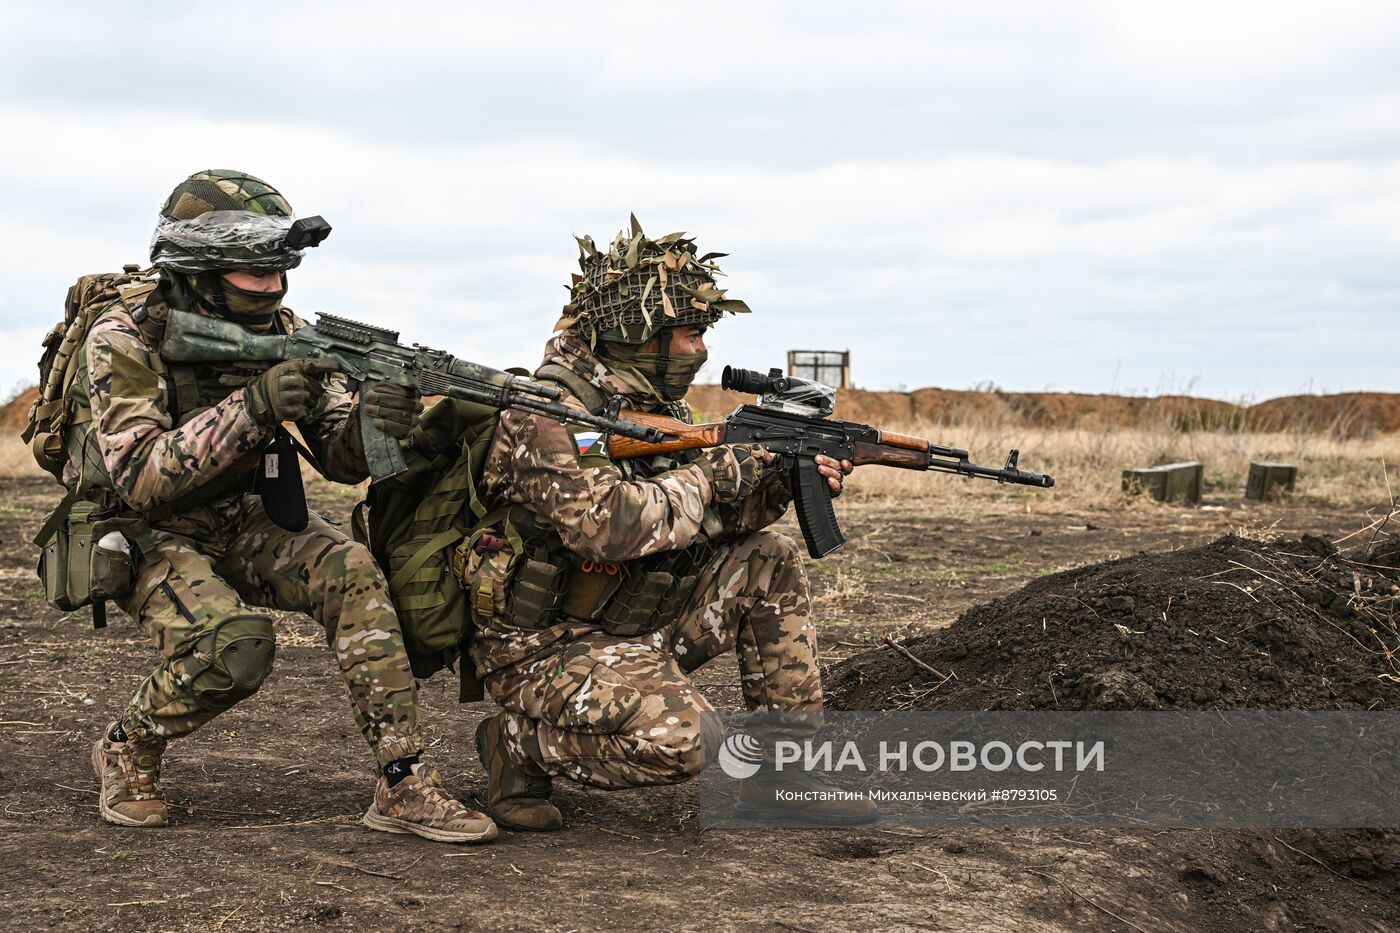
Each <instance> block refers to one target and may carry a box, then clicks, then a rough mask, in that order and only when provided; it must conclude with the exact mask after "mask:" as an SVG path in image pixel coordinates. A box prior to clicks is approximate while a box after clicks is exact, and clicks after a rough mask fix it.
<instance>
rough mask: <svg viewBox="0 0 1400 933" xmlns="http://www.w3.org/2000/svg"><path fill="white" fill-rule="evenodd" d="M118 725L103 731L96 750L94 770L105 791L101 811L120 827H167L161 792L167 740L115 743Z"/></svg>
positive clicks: (100, 796) (100, 799) (99, 802)
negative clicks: (162, 762)
mask: <svg viewBox="0 0 1400 933" xmlns="http://www.w3.org/2000/svg"><path fill="white" fill-rule="evenodd" d="M115 726H116V723H112V724H111V725H109V726H107V728H105V729H103V730H102V738H100V739H98V740H97V741H96V742H95V743H93V746H92V769H93V770H94V771H96V772H97V782H98V783H99V784H100V785H102V790H100V791H99V792H98V795H97V810H98V812H99V813H101V814H102V818H103V819H104V820H106V821H107V822H109V823H115V824H117V825H118V826H164V825H165V824H166V823H168V822H169V821H170V817H169V814H167V813H166V810H165V797H164V795H163V794H161V792H160V756H161V755H162V754H164V752H165V739H156V740H154V741H149V742H142V743H139V744H138V743H136V742H133V741H131V740H127V741H125V742H113V741H112V740H111V738H110V737H109V736H110V735H111V732H112V729H113V728H114V727H115Z"/></svg>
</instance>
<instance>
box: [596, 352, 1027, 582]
mask: <svg viewBox="0 0 1400 933" xmlns="http://www.w3.org/2000/svg"><path fill="white" fill-rule="evenodd" d="M720 384H721V385H722V386H723V387H724V388H726V389H733V390H734V391H736V392H748V393H752V394H754V395H757V396H758V404H757V405H740V406H739V407H738V408H737V409H735V410H734V413H733V414H732V415H730V416H729V417H728V418H726V419H725V420H723V421H717V422H712V423H709V424H685V423H684V422H681V421H677V420H675V419H674V418H668V417H666V416H664V415H654V414H647V413H645V412H639V411H628V410H625V409H624V410H622V411H620V412H618V413H617V414H618V417H622V418H626V419H627V420H629V421H633V422H636V423H637V424H644V425H649V426H652V427H656V428H659V429H660V430H662V431H665V432H666V434H667V435H668V437H666V439H664V440H662V441H661V442H659V443H651V442H647V441H639V440H633V439H631V438H626V437H619V436H617V435H614V436H613V437H612V438H611V439H609V441H608V455H609V456H610V457H612V458H613V459H618V460H628V459H633V458H636V457H650V456H654V455H656V454H663V453H671V452H674V451H678V450H695V449H698V448H704V447H717V446H719V445H721V444H760V445H762V446H763V447H765V448H766V449H767V450H769V451H770V452H772V453H773V454H774V455H776V456H777V458H778V461H777V463H778V466H779V467H780V468H784V469H787V470H789V472H790V475H791V488H792V498H793V502H794V503H795V504H796V506H797V521H798V524H800V525H801V526H802V537H803V538H805V539H806V541H807V552H808V553H809V554H811V555H812V556H813V557H825V556H826V555H827V554H830V553H831V552H832V551H835V550H836V549H838V548H840V547H841V546H842V545H843V544H845V543H846V538H845V536H844V535H842V534H841V528H840V526H839V525H837V523H836V512H835V511H834V510H833V509H832V507H831V487H830V486H828V485H827V482H826V477H824V476H822V475H821V473H820V472H818V470H817V463H816V458H817V457H818V456H820V455H825V456H828V457H831V458H832V459H833V460H849V461H851V463H853V464H855V465H856V466H865V465H868V464H878V465H880V466H888V467H895V468H897V469H901V470H937V471H939V472H942V473H957V474H960V475H962V476H969V477H972V476H978V477H983V478H986V479H994V480H996V481H997V482H998V483H1016V484H1018V485H1021V486H1039V487H1041V488H1042V489H1048V488H1049V487H1051V486H1053V485H1055V480H1054V478H1053V477H1050V476H1047V475H1045V474H1044V473H1031V472H1028V471H1026V470H1021V469H1018V468H1017V466H1016V462H1017V459H1018V457H1019V456H1020V452H1019V451H1016V450H1012V451H1011V454H1010V455H1009V456H1008V457H1007V458H1006V465H1005V466H1003V467H1002V468H1001V469H999V470H998V469H996V468H994V467H985V466H978V465H977V464H975V463H972V462H971V461H970V460H969V459H968V453H967V451H965V450H961V449H959V448H957V447H945V446H944V445H942V444H935V443H933V442H932V441H928V440H925V439H924V438H921V437H912V436H910V435H908V434H896V433H895V432H893V431H882V430H880V429H879V428H873V427H871V426H870V425H868V424H856V423H855V422H853V421H835V420H832V418H831V414H832V412H833V411H834V410H835V407H836V390H834V389H832V388H831V387H830V386H825V385H822V384H821V383H819V382H812V381H811V380H808V379H798V378H795V377H790V376H784V375H783V371H782V370H780V369H773V370H770V371H769V373H768V375H766V376H765V375H763V374H762V373H758V372H754V371H753V370H750V369H735V368H734V367H732V366H726V367H724V376H723V378H722V379H721V382H720Z"/></svg>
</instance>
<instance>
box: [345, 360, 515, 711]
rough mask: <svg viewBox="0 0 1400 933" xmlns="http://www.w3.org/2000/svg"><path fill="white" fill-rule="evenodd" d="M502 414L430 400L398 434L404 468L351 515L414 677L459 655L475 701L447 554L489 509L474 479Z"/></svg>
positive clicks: (462, 609) (462, 596) (461, 610)
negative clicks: (390, 604) (380, 575)
mask: <svg viewBox="0 0 1400 933" xmlns="http://www.w3.org/2000/svg"><path fill="white" fill-rule="evenodd" d="M510 371H511V372H515V373H519V374H522V375H524V374H526V373H525V371H524V370H510ZM499 416H500V413H499V412H498V411H496V410H495V409H494V408H492V407H490V406H489V405H481V404H478V403H476V402H466V401H460V400H458V399H442V400H441V401H439V402H437V403H436V404H434V405H433V406H432V407H431V408H429V409H428V410H427V411H425V412H424V413H423V416H422V417H421V418H420V419H419V421H418V425H417V426H416V427H415V428H414V429H413V433H412V434H411V435H409V437H408V439H407V440H405V442H404V445H403V453H404V461H405V462H406V463H407V465H408V469H407V470H405V471H404V472H403V473H400V474H398V475H397V476H394V477H392V478H390V479H386V480H382V481H380V482H378V483H375V484H374V485H372V486H370V488H369V493H368V494H367V496H366V497H365V500H364V501H363V502H361V503H360V505H359V506H358V507H357V508H356V509H355V516H354V532H355V539H356V540H357V541H360V542H361V543H363V544H366V545H367V546H368V547H369V549H370V553H371V554H373V555H374V559H375V560H376V561H377V562H378V563H379V566H380V567H381V568H382V569H383V571H384V575H385V576H386V577H387V578H388V580H389V595H390V597H391V598H392V599H393V601H394V607H395V609H397V610H398V617H399V625H400V626H401V627H402V628H403V636H404V644H405V647H406V648H407V649H408V658H409V662H410V663H411V664H412V666H413V676H415V677H418V678H420V679H421V678H426V677H429V676H431V675H432V674H435V673H437V672H438V671H440V670H442V669H443V668H444V667H449V666H451V665H452V663H453V662H454V661H458V660H459V659H460V663H461V667H460V672H461V678H462V684H461V694H460V699H461V700H462V702H464V703H465V702H470V701H473V700H480V699H481V698H482V696H483V691H482V687H481V682H480V680H478V679H477V677H476V671H475V668H474V666H473V665H472V661H471V658H470V657H466V656H465V654H466V647H467V639H468V637H469V636H470V634H471V608H470V603H469V600H468V594H467V591H466V590H464V589H462V586H461V584H460V583H459V582H458V580H457V575H456V574H455V573H454V572H453V569H452V558H453V553H454V551H455V550H456V547H457V545H458V544H460V543H461V542H462V540H463V539H467V538H470V537H471V536H472V534H473V533H474V530H475V529H476V528H477V527H478V526H480V525H482V524H483V523H484V522H483V519H486V518H489V517H491V516H487V515H486V512H485V509H484V508H483V507H482V505H481V503H480V501H479V500H478V499H477V493H476V487H477V483H478V481H479V480H480V479H481V472H482V466H483V464H484V462H485V460H486V453H487V450H488V448H489V447H490V445H491V438H492V437H493V436H494V435H495V433H496V422H497V420H498V419H499Z"/></svg>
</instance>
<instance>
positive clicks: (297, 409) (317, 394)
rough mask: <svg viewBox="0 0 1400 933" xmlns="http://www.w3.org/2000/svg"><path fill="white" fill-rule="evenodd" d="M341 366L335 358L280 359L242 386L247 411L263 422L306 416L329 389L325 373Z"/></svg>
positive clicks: (257, 420) (295, 419) (290, 419)
mask: <svg viewBox="0 0 1400 933" xmlns="http://www.w3.org/2000/svg"><path fill="white" fill-rule="evenodd" d="M339 368H340V367H339V366H338V364H337V363H336V362H335V360H329V359H324V358H322V359H312V360H288V361H287V362H285V363H278V364H277V365H276V366H274V367H272V368H271V369H269V370H268V371H267V372H265V373H263V374H262V375H261V376H259V377H258V378H256V379H253V380H252V381H250V382H249V383H248V385H247V386H246V387H245V388H244V389H243V401H244V403H245V404H246V405H247V406H248V414H249V415H251V416H252V418H253V420H254V421H256V422H257V423H258V424H262V425H268V426H271V425H274V424H278V423H280V422H283V421H300V420H301V419H302V418H305V417H306V416H307V415H308V414H310V412H311V411H312V409H314V408H315V407H316V403H317V402H319V401H320V400H321V396H322V395H324V394H325V393H326V383H325V377H326V376H328V375H330V374H331V373H333V372H335V371H336V370H337V369H339Z"/></svg>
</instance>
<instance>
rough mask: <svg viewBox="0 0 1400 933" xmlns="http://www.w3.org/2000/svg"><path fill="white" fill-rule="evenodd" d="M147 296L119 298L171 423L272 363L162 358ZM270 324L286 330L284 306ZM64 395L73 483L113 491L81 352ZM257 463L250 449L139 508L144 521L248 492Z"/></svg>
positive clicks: (160, 325)
mask: <svg viewBox="0 0 1400 933" xmlns="http://www.w3.org/2000/svg"><path fill="white" fill-rule="evenodd" d="M148 296H149V292H147V293H145V294H141V295H138V296H136V297H137V298H140V299H146V300H145V301H141V302H139V303H136V306H135V307H132V304H131V303H128V302H127V300H126V298H125V297H124V298H123V299H122V303H123V304H125V305H126V307H127V310H128V311H129V312H130V313H131V315H132V319H133V320H134V321H135V322H136V326H137V329H138V330H139V331H140V332H141V336H142V340H143V342H144V343H145V344H146V349H147V351H148V352H149V354H150V363H151V368H152V370H154V371H155V373H156V375H157V376H159V377H161V378H162V379H163V380H164V381H165V388H166V409H167V411H168V412H169V414H170V420H171V423H172V424H173V425H174V426H175V427H177V428H178V427H181V426H183V425H185V424H186V423H188V422H189V421H190V420H191V419H193V418H195V417H197V416H198V415H200V414H202V413H204V412H206V411H208V410H209V409H210V408H213V407H214V406H216V405H218V404H220V403H221V402H223V401H225V400H226V399H227V398H228V397H229V396H230V395H232V394H233V393H234V392H235V391H237V390H238V389H241V388H243V386H244V385H246V384H247V382H248V381H249V380H250V379H253V378H254V377H256V376H259V375H261V374H262V373H265V372H267V370H268V369H269V368H270V367H271V365H272V364H271V363H269V362H266V361H261V362H248V363H240V364H236V365H232V364H213V363H205V364H199V365H195V364H190V363H173V364H172V363H166V362H165V361H164V360H163V359H162V358H161V355H160V345H161V341H162V339H163V338H164V336H165V309H164V306H163V305H158V306H157V307H156V308H155V313H151V311H152V309H151V305H150V304H149V303H148V301H149V297H148ZM115 308H116V305H112V306H109V308H107V309H106V310H104V311H102V312H100V313H99V314H98V316H97V318H96V319H95V320H94V323H96V321H97V320H100V319H101V318H102V317H103V316H104V315H106V314H107V313H109V312H110V311H112V310H114V309H115ZM273 328H274V330H275V332H277V333H281V334H285V333H289V332H290V331H291V329H292V319H291V312H290V311H287V310H286V309H282V310H280V311H279V312H278V314H277V317H276V318H275V319H274V320H273ZM68 398H69V401H70V403H71V404H72V406H73V408H74V410H75V412H76V414H75V416H74V417H73V419H72V421H71V423H70V424H69V426H68V428H67V429H65V431H64V433H63V443H64V448H65V449H66V451H67V453H68V456H69V458H70V459H71V460H72V462H73V464H74V465H75V466H76V467H77V468H78V484H79V486H84V487H87V488H89V489H103V490H108V491H113V490H114V486H113V483H112V479H111V477H110V476H109V475H108V473H107V467H106V465H105V463H104V462H103V459H102V452H101V449H100V448H99V446H98V441H97V432H96V431H94V430H92V427H93V426H92V410H91V385H90V381H89V378H88V369H87V354H86V353H83V354H82V355H81V357H80V358H79V361H78V372H77V376H76V377H75V378H74V380H73V384H72V387H71V388H70V389H69V392H68ZM257 465H258V458H257V456H255V455H250V456H249V457H247V458H246V459H245V461H243V462H240V463H235V464H232V465H230V468H229V469H227V470H225V471H223V472H222V473H220V474H219V476H217V477H215V478H214V479H212V480H210V481H209V482H207V483H204V484H203V485H201V486H199V487H198V488H197V489H194V490H193V491H191V492H189V493H187V494H186V495H184V496H181V497H180V498H178V499H175V500H173V501H171V502H168V503H165V504H163V505H161V506H158V507H156V508H154V509H151V510H147V511H145V512H142V513H141V517H142V518H144V519H146V520H147V521H153V522H154V521H161V520H164V519H166V518H169V517H170V516H171V515H177V514H179V513H180V512H183V511H185V510H187V509H190V508H193V507H195V506H197V505H201V504H203V503H206V502H210V501H213V500H214V499H218V498H221V497H223V496H227V495H231V494H234V493H240V492H249V491H251V489H252V484H253V479H254V475H255V472H256V469H257ZM113 494H115V493H113Z"/></svg>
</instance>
